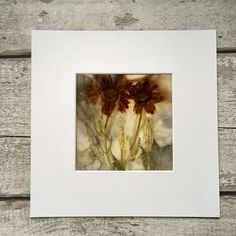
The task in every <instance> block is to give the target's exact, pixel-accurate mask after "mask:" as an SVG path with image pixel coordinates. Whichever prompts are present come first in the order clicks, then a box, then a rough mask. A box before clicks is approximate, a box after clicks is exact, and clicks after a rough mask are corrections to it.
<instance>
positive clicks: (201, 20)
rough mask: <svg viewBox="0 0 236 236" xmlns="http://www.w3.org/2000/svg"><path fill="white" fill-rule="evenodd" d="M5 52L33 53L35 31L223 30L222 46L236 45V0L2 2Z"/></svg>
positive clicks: (2, 47) (0, 51) (2, 48)
mask: <svg viewBox="0 0 236 236" xmlns="http://www.w3.org/2000/svg"><path fill="white" fill-rule="evenodd" d="M0 6H1V16H0V25H1V37H0V54H1V55H10V54H15V55H16V54H18V55H22V54H29V53H30V35H31V30H32V29H54V30H57V29H60V30H168V29H170V30H173V29H182V30H185V29H190V30H194V29H217V42H218V48H219V49H220V50H227V49H231V48H234V47H235V45H236V37H235V33H236V29H235V25H236V18H235V12H236V4H235V0H226V1H222V0H169V1H164V0H128V1H126V0H103V1H101V0H80V1H72V0H70V1H64V0H57V1H56V0H40V1H32V0H31V1H29V0H10V1H9V0H1V1H0Z"/></svg>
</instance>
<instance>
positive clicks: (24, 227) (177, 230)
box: [0, 196, 236, 236]
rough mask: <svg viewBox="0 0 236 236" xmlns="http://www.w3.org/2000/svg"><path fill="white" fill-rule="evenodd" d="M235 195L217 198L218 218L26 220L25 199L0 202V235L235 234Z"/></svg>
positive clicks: (27, 209)
mask: <svg viewBox="0 0 236 236" xmlns="http://www.w3.org/2000/svg"><path fill="white" fill-rule="evenodd" d="M235 206H236V196H222V197H221V218H220V219H213V218H209V219H201V218H143V217H138V218H134V217H132V218H127V217H123V218H120V217H119V218H115V217H113V218H109V217H108V218H103V217H100V218H49V219H40V218H38V219H37V218H36V219H30V218H29V201H21V200H20V201H19V200H18V201H3V202H0V231H1V235H46V234H50V235H96V236H110V235H138V236H144V235H145V236H154V235H165V236H171V235H172V236H179V235H180V236H189V235H201V236H205V235H211V236H212V235H213V236H216V235H217V236H225V235H227V236H235V235H236V207H235Z"/></svg>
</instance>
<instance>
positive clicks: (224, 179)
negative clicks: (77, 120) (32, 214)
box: [0, 128, 236, 197]
mask: <svg viewBox="0 0 236 236" xmlns="http://www.w3.org/2000/svg"><path fill="white" fill-rule="evenodd" d="M219 148H220V151H219V156H220V190H221V191H236V158H235V157H236V129H222V128H221V129H219ZM206 158H207V157H206ZM29 193H30V138H15V137H5V138H0V197H4V196H28V195H29Z"/></svg>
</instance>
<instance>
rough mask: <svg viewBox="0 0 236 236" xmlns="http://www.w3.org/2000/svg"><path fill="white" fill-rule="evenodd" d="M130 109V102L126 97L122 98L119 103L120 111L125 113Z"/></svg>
mask: <svg viewBox="0 0 236 236" xmlns="http://www.w3.org/2000/svg"><path fill="white" fill-rule="evenodd" d="M128 107H129V100H127V99H126V98H125V97H122V96H120V100H119V103H118V110H119V111H120V112H125V110H126V109H127V108H128Z"/></svg>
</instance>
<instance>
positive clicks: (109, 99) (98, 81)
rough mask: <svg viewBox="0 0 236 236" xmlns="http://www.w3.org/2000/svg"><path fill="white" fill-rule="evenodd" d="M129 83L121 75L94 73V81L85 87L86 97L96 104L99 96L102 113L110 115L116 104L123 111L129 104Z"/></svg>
mask: <svg viewBox="0 0 236 236" xmlns="http://www.w3.org/2000/svg"><path fill="white" fill-rule="evenodd" d="M129 86H130V85H129V83H128V81H127V80H126V79H125V78H124V76H123V75H115V76H113V77H112V76H111V75H94V81H93V83H92V84H91V85H89V86H88V89H87V99H88V101H89V102H91V103H92V104H96V103H97V100H98V98H99V97H101V104H102V109H101V110H102V113H103V114H105V115H107V116H110V115H111V113H112V111H113V110H114V108H115V107H116V105H117V106H118V111H120V112H125V111H126V109H127V108H128V106H129V100H128V99H129V98H130V96H129V92H128V89H129Z"/></svg>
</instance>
